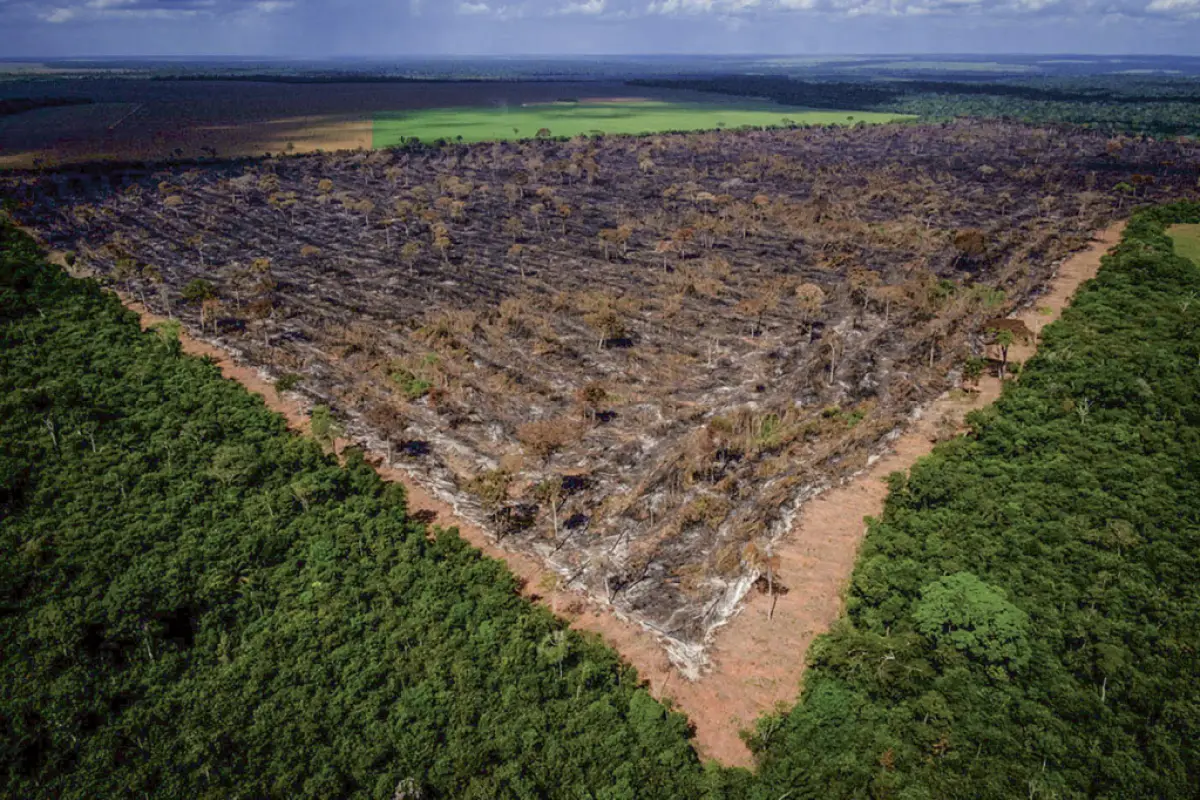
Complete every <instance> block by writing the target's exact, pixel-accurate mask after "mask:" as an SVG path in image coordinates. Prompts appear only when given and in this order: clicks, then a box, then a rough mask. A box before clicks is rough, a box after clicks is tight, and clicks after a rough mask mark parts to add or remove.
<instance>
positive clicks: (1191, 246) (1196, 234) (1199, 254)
mask: <svg viewBox="0 0 1200 800" xmlns="http://www.w3.org/2000/svg"><path fill="white" fill-rule="evenodd" d="M1167 233H1169V234H1170V235H1171V240H1172V241H1173V242H1175V252H1176V254H1178V255H1181V256H1183V257H1184V258H1190V259H1191V260H1192V261H1193V262H1195V263H1196V264H1200V225H1173V226H1171V228H1170V229H1169V230H1168V231H1167Z"/></svg>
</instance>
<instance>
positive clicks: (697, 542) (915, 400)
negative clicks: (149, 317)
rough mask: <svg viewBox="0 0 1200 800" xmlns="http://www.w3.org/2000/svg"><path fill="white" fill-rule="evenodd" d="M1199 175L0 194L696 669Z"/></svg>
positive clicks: (877, 136)
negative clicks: (879, 466) (1088, 260)
mask: <svg viewBox="0 0 1200 800" xmlns="http://www.w3.org/2000/svg"><path fill="white" fill-rule="evenodd" d="M1198 166H1200V154H1198V153H1197V151H1196V149H1195V147H1194V146H1193V145H1191V144H1189V143H1173V142H1162V141H1153V140H1149V139H1137V138H1118V139H1110V138H1107V137H1103V136H1099V135H1095V134H1091V133H1087V132H1083V131H1077V130H1076V131H1063V130H1044V129H1035V128H1030V127H1027V126H1022V125H1015V124H1001V123H979V122H965V121H964V122H958V123H953V124H946V125H940V126H917V125H882V126H869V127H857V128H853V129H834V128H812V129H800V130H774V131H726V132H715V133H706V134H694V135H658V136H649V137H604V138H583V137H581V138H577V139H574V140H571V141H553V140H538V141H528V142H521V143H497V144H482V145H475V146H469V147H465V146H451V147H446V148H442V149H437V150H428V149H424V150H394V151H377V152H373V153H367V152H349V153H339V154H332V155H309V156H294V157H286V158H275V159H268V160H260V161H255V162H251V163H241V164H211V165H205V166H203V167H198V168H191V169H183V168H180V169H164V170H161V171H153V170H139V171H129V170H126V171H121V170H107V171H105V170H91V171H89V170H84V169H79V170H76V171H74V172H60V173H53V174H47V175H27V176H23V177H19V178H10V179H8V183H9V184H10V185H9V186H8V187H7V188H6V191H5V193H6V194H7V195H8V196H10V197H14V198H17V199H18V201H19V204H18V208H17V212H16V213H17V214H18V216H19V217H21V218H23V219H24V220H25V221H26V222H28V223H29V224H31V225H33V226H35V227H37V228H38V229H39V230H40V231H41V232H42V233H43V234H45V235H46V237H47V238H48V240H49V241H50V242H51V243H52V244H53V245H54V246H55V247H58V248H60V249H62V250H66V251H70V252H69V260H70V261H73V263H74V265H75V267H76V268H77V269H78V270H80V271H86V272H91V273H92V274H96V275H98V276H100V277H102V278H103V279H104V280H107V281H109V282H111V283H113V284H114V285H115V286H116V287H118V288H120V289H122V290H124V291H125V292H128V293H129V294H131V295H132V296H134V297H136V298H138V299H140V300H141V301H142V302H143V303H144V304H145V305H147V306H149V307H150V308H151V309H153V310H154V311H156V312H158V313H161V314H164V315H171V316H174V317H176V318H178V319H180V320H182V321H183V323H184V324H185V325H186V326H187V327H188V328H189V330H191V331H193V332H195V333H196V334H197V335H200V336H203V337H204V338H206V339H209V340H212V341H215V342H219V343H220V344H221V345H223V346H225V347H227V348H229V349H230V350H232V351H234V352H236V353H237V354H238V355H239V357H240V358H242V359H243V360H244V361H245V362H246V363H248V364H252V365H255V366H258V367H260V368H262V369H264V370H266V371H267V372H269V373H270V374H272V375H273V376H275V378H276V379H277V380H278V382H279V385H280V387H281V389H283V390H289V389H290V390H293V391H297V392H300V393H302V394H303V395H305V396H306V397H307V398H309V399H310V401H311V402H312V403H314V404H317V405H321V406H326V407H328V408H330V409H332V411H333V416H334V417H335V418H336V419H337V420H338V421H339V422H340V424H341V425H342V426H344V428H345V430H346V433H347V436H348V437H349V438H353V439H356V440H358V441H361V442H363V443H365V444H367V445H368V446H369V447H370V448H371V449H372V450H373V451H374V452H377V453H380V454H382V455H383V457H385V458H388V459H390V460H392V461H393V462H394V463H396V464H399V465H403V466H405V467H407V468H409V469H411V470H412V471H413V472H414V474H416V475H417V476H419V477H420V479H422V480H423V481H424V482H426V483H427V484H429V485H430V486H432V487H433V488H435V489H436V490H437V491H439V492H440V493H442V494H443V496H447V497H452V498H453V499H454V500H455V502H456V505H457V506H458V508H459V509H460V511H462V512H463V513H465V514H466V515H467V516H468V517H472V518H474V519H477V520H479V521H481V522H483V523H484V524H485V525H486V526H487V528H488V529H489V530H490V531H491V532H492V533H493V534H494V535H495V536H496V537H497V538H498V539H500V540H502V542H503V543H504V545H505V546H507V547H511V548H514V549H519V550H522V551H526V552H531V553H535V554H537V555H538V556H539V557H540V558H542V559H543V560H544V561H545V562H546V563H547V564H548V565H550V566H551V567H552V568H553V570H554V571H555V572H556V573H557V574H559V575H560V576H561V580H562V581H563V583H565V584H569V585H570V586H573V587H577V588H580V589H584V590H586V591H587V592H588V593H589V594H590V595H591V596H593V597H595V598H597V599H599V600H601V601H604V602H608V603H611V604H612V605H613V607H614V608H615V609H616V610H618V611H619V612H621V613H623V614H626V615H628V616H630V617H631V618H633V619H636V620H637V621H639V622H640V623H642V624H645V625H647V626H648V627H650V628H652V629H654V630H657V631H659V632H660V633H662V634H663V635H664V636H665V637H667V641H668V645H669V650H670V652H671V653H672V656H673V658H674V659H675V660H676V662H677V663H679V664H680V665H681V666H685V667H687V668H690V669H694V668H695V667H697V666H698V665H699V664H700V663H702V660H703V654H702V653H703V644H704V642H705V639H706V636H707V635H708V633H709V632H710V631H711V630H712V628H713V627H714V626H715V625H718V624H721V623H723V622H725V621H726V620H727V619H728V618H729V617H730V615H731V614H732V613H734V612H735V610H736V608H737V606H738V603H739V601H740V600H741V599H742V598H743V597H744V596H745V594H746V593H747V592H749V591H764V592H781V591H803V589H804V587H798V586H791V587H785V586H780V585H778V583H777V582H775V581H773V575H772V558H773V557H772V545H773V542H775V541H777V540H778V538H779V537H780V536H782V535H784V534H785V533H786V532H787V531H788V530H789V528H790V526H791V522H792V520H793V519H794V517H795V515H796V514H797V513H803V503H804V501H805V500H806V499H808V498H810V497H812V496H813V495H815V494H816V493H818V492H820V491H821V490H822V489H823V488H825V487H828V486H830V485H832V484H834V483H836V482H837V481H839V480H841V479H844V478H845V477H847V476H849V475H851V474H853V473H855V472H858V471H860V470H861V469H863V467H864V466H865V465H866V464H867V463H868V461H869V460H870V459H871V458H872V456H873V455H875V454H877V453H879V452H880V451H881V450H882V449H883V448H885V447H886V446H887V442H888V440H889V438H890V437H892V436H894V435H895V434H896V433H897V432H898V430H900V429H901V428H902V426H903V425H904V424H905V421H906V420H907V419H908V418H909V417H910V415H911V414H912V413H913V412H914V410H916V409H917V408H918V407H919V406H921V404H922V403H924V402H926V401H928V400H930V399H931V398H933V397H935V396H937V395H938V394H940V393H942V392H943V391H945V390H947V389H949V388H951V387H953V386H956V385H958V384H959V383H960V382H961V381H962V380H963V377H964V374H965V375H966V377H967V378H969V376H970V374H971V373H972V372H973V371H974V370H977V369H979V368H980V367H981V366H982V363H983V362H982V360H981V359H980V357H981V356H983V355H985V353H987V352H991V351H988V350H987V349H986V344H987V343H988V342H989V341H990V340H993V339H997V338H1001V337H1002V336H1003V332H1004V326H1003V325H997V324H995V323H994V320H996V319H998V318H1001V317H1004V316H1005V315H1006V314H1007V313H1008V312H1010V311H1011V310H1013V309H1014V308H1016V307H1017V306H1019V305H1022V304H1024V303H1027V302H1029V301H1031V300H1033V299H1034V298H1035V296H1036V294H1037V292H1038V289H1039V287H1040V286H1041V285H1042V284H1043V283H1044V282H1045V281H1046V279H1047V278H1048V277H1049V276H1050V275H1051V274H1052V273H1053V271H1054V269H1055V265H1056V264H1057V263H1058V262H1059V261H1060V260H1061V259H1063V258H1064V257H1065V256H1066V255H1068V254H1069V253H1071V252H1073V251H1075V250H1078V249H1080V248H1081V247H1082V246H1084V244H1085V243H1086V242H1087V241H1088V240H1089V239H1090V237H1091V234H1092V232H1093V231H1095V230H1096V229H1098V228H1100V227H1102V226H1104V225H1105V224H1107V223H1108V222H1110V221H1111V220H1112V219H1113V218H1115V217H1117V216H1119V215H1122V214H1123V213H1124V211H1125V209H1127V208H1128V207H1130V206H1131V205H1133V204H1136V203H1142V202H1146V201H1149V200H1153V199H1159V198H1162V197H1167V196H1171V197H1178V196H1179V195H1180V194H1184V193H1187V192H1191V191H1194V189H1195V187H1196V182H1197V167H1198ZM1001 343H1002V344H1003V342H1001ZM999 366H1000V365H993V367H994V368H996V367H999ZM968 382H969V381H968ZM321 416H322V418H323V414H322V415H321ZM322 427H323V428H324V433H325V434H326V435H327V436H331V430H330V428H331V427H332V426H325V425H323V426H322Z"/></svg>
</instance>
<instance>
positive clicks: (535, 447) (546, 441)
mask: <svg viewBox="0 0 1200 800" xmlns="http://www.w3.org/2000/svg"><path fill="white" fill-rule="evenodd" d="M580 433H581V431H580V429H579V423H578V422H577V421H576V420H573V419H571V418H569V417H554V418H552V419H541V420H537V421H535V422H527V423H525V424H524V425H521V426H520V427H519V428H517V439H518V440H520V442H521V444H523V445H525V450H526V452H528V453H529V454H530V455H533V456H537V457H538V458H541V459H547V458H549V457H550V456H552V455H554V454H555V453H557V452H558V451H559V450H562V449H563V448H564V447H567V446H568V445H570V444H571V443H573V442H575V441H578V439H579V436H580Z"/></svg>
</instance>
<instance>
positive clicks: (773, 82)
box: [630, 75, 1200, 135]
mask: <svg viewBox="0 0 1200 800" xmlns="http://www.w3.org/2000/svg"><path fill="white" fill-rule="evenodd" d="M630 83H631V84H632V85H635V86H644V87H653V88H663V89H686V90H692V91H701V92H714V93H718V94H731V95H743V96H751V97H762V98H767V99H770V100H774V101H776V102H778V103H781V104H784V105H792V106H803V107H809V108H831V109H853V110H864V111H894V112H899V113H905V114H916V115H918V116H920V117H921V118H922V119H924V120H929V119H951V118H954V117H960V116H965V117H982V118H994V119H1007V120H1016V121H1021V122H1029V123H1032V124H1038V125H1046V124H1059V123H1064V124H1073V125H1081V126H1083V127H1087V128H1096V129H1099V130H1104V131H1113V132H1118V131H1125V132H1137V133H1150V134H1156V135H1181V134H1187V135H1197V134H1200V86H1197V84H1196V83H1195V82H1194V81H1183V80H1161V79H1159V80H1139V79H1134V78H1130V77H1124V78H1121V77H1110V76H1090V77H1085V78H1064V79H1043V78H1039V79H1027V80H1009V81H1006V82H996V81H971V82H967V81H933V80H904V81H886V82H885V81H869V80H862V81H852V80H841V79H833V80H824V81H812V80H796V79H792V78H787V77H779V76H762V75H728V76H720V77H711V78H699V79H695V78H683V79H653V80H635V81H631V82H630Z"/></svg>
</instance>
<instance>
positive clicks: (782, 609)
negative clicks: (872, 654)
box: [51, 222, 1124, 766]
mask: <svg viewBox="0 0 1200 800" xmlns="http://www.w3.org/2000/svg"><path fill="white" fill-rule="evenodd" d="M1123 229H1124V223H1123V222H1121V223H1117V224H1114V225H1112V226H1110V227H1109V228H1107V229H1105V230H1103V231H1101V232H1100V233H1098V234H1097V236H1096V238H1095V239H1094V241H1093V243H1092V244H1091V246H1090V247H1088V249H1086V250H1084V251H1081V252H1079V253H1077V254H1075V255H1074V256H1072V257H1070V258H1069V259H1067V260H1066V261H1064V262H1063V263H1062V264H1061V265H1060V267H1059V269H1058V271H1057V272H1056V274H1055V276H1054V277H1053V279H1052V280H1051V281H1050V283H1049V284H1048V285H1047V287H1046V291H1045V293H1044V294H1042V295H1041V296H1040V297H1038V298H1037V299H1036V301H1035V303H1034V305H1033V306H1032V307H1031V308H1029V309H1027V310H1026V311H1024V312H1022V313H1020V314H1018V315H1016V318H1017V319H1020V320H1022V321H1023V322H1024V323H1025V324H1026V325H1027V326H1028V327H1029V328H1030V329H1031V330H1033V331H1034V332H1035V333H1040V331H1041V330H1042V328H1044V327H1045V326H1046V325H1048V324H1049V323H1051V322H1053V321H1054V320H1056V319H1058V317H1059V316H1060V315H1061V313H1062V310H1063V309H1064V308H1065V307H1066V306H1067V305H1068V304H1069V302H1070V300H1071V298H1072V297H1073V296H1074V294H1075V291H1076V290H1077V289H1078V288H1079V286H1080V285H1081V284H1082V283H1084V282H1085V281H1087V280H1089V279H1091V278H1093V277H1095V275H1096V272H1097V270H1098V269H1099V266H1100V258H1101V256H1103V255H1104V254H1105V253H1106V252H1107V251H1108V250H1109V249H1110V248H1111V247H1112V246H1113V245H1115V244H1116V243H1117V241H1118V240H1119V238H1120V235H1121V231H1122V230H1123ZM51 260H53V261H55V262H57V263H59V264H60V265H61V264H63V260H62V258H61V254H52V257H51ZM121 299H122V301H123V302H124V303H125V305H126V306H127V307H129V308H130V309H132V310H134V311H136V312H137V313H138V314H139V315H140V316H141V319H142V324H143V326H145V327H149V326H151V325H153V324H155V323H158V322H161V321H163V318H162V317H159V316H156V315H154V314H152V313H150V312H149V311H147V310H146V309H145V308H144V307H142V306H141V305H140V304H138V303H137V302H136V301H134V300H133V299H132V298H130V297H128V296H121ZM182 339H183V347H184V350H185V351H186V352H188V353H190V354H193V355H201V356H210V357H212V358H213V359H215V360H216V362H217V365H218V366H219V367H220V369H221V371H222V373H223V374H224V375H225V377H227V378H230V379H232V380H236V381H238V382H240V383H241V384H242V385H244V386H245V387H246V388H247V389H249V390H250V391H252V392H254V393H256V394H258V395H260V396H261V397H263V398H264V400H265V401H266V403H267V405H268V406H269V407H270V408H272V409H273V410H275V411H277V412H279V413H280V414H283V415H284V416H285V417H286V419H287V420H288V423H289V424H290V425H291V426H292V427H293V428H295V429H296V430H299V431H307V428H308V416H307V410H306V408H305V405H304V404H303V403H302V402H301V401H300V398H299V396H298V395H290V396H289V395H285V396H283V397H280V396H278V395H277V393H276V392H275V389H274V387H273V386H272V385H271V384H270V383H269V382H268V381H267V380H265V379H264V378H263V377H262V376H261V375H260V374H259V373H258V371H257V370H254V369H252V368H249V367H245V366H242V365H239V364H236V363H235V362H233V361H232V360H231V358H230V357H229V354H228V353H226V352H225V351H223V350H220V349H218V348H216V347H214V346H212V345H210V344H207V343H205V342H202V341H198V340H196V339H193V338H191V337H189V336H187V335H184V336H183V337H182ZM1035 350H1036V345H1029V346H1021V345H1014V346H1013V347H1012V348H1011V349H1010V356H1009V357H1010V360H1012V361H1018V362H1023V361H1025V360H1027V359H1028V358H1029V357H1031V356H1032V355H1033V353H1034V352H1035ZM978 389H979V390H978V392H972V393H968V394H964V393H962V392H957V393H954V394H948V395H943V396H942V397H940V398H938V399H937V400H936V401H934V402H933V403H932V404H930V405H929V406H927V407H926V408H925V409H923V410H922V412H921V413H920V416H919V417H918V418H917V419H915V420H914V421H913V423H912V424H911V425H910V427H909V429H908V430H907V431H906V432H905V433H904V434H903V435H902V436H900V437H899V438H898V439H897V440H896V441H895V442H894V443H893V446H892V449H891V451H890V452H889V453H887V454H886V455H884V456H882V457H879V458H877V459H875V460H874V461H873V463H872V464H871V465H870V466H869V467H868V469H867V470H865V471H864V472H862V473H860V474H859V475H857V476H856V477H855V478H853V479H852V480H851V481H849V482H847V483H845V484H844V485H842V486H839V487H837V488H834V489H831V490H829V491H826V492H825V493H823V494H822V495H820V496H819V497H817V498H815V499H814V500H811V501H809V502H808V503H807V504H805V506H804V507H803V510H802V512H801V514H800V516H799V518H798V519H797V520H796V522H795V523H794V526H793V528H792V530H791V532H790V533H789V534H787V535H786V536H784V537H783V538H782V539H781V540H780V541H779V542H778V543H777V544H776V546H775V548H774V555H776V556H778V557H779V567H778V569H777V571H776V580H777V581H778V582H779V583H780V584H781V585H783V586H786V587H788V588H789V591H788V593H786V594H777V595H775V596H774V598H772V597H771V596H769V595H767V594H766V593H755V592H752V593H751V594H749V595H747V599H746V601H745V603H744V605H743V607H742V609H741V611H740V612H739V613H738V615H737V616H736V617H734V618H733V619H732V620H731V621H730V623H729V624H727V625H725V626H724V627H722V628H720V629H718V630H717V632H716V634H715V639H714V641H713V643H712V645H711V650H710V653H711V666H712V668H711V670H709V671H707V672H705V673H704V674H703V675H702V676H701V677H700V678H699V680H696V681H688V680H687V679H685V678H683V677H682V676H681V675H680V673H679V672H678V671H677V670H676V669H675V668H674V667H673V666H672V665H671V664H670V662H669V661H668V660H667V658H666V655H665V653H664V651H663V648H662V645H661V643H660V642H659V641H658V640H657V638H656V637H655V636H653V635H652V634H651V633H649V632H648V631H647V630H645V629H644V628H642V627H641V626H639V625H636V624H634V623H631V622H628V621H626V620H624V619H622V618H621V617H620V616H618V615H617V614H616V613H614V612H613V611H612V610H611V609H610V608H609V607H608V606H604V605H602V604H599V603H596V602H595V601H592V600H590V599H588V598H587V597H585V596H584V595H583V594H581V593H577V592H573V591H562V590H559V589H558V588H557V576H556V575H554V574H553V573H551V572H549V571H547V570H546V569H544V568H543V567H542V566H541V565H540V564H539V563H538V562H537V561H536V560H535V559H534V558H531V557H529V556H526V555H522V554H519V553H515V552H512V551H509V550H507V549H505V548H503V547H501V546H498V545H497V544H495V543H494V542H493V541H492V540H491V539H489V537H488V536H487V535H486V534H485V533H484V532H483V531H482V530H481V529H480V528H479V527H477V526H475V525H473V524H471V523H470V522H467V521H466V520H464V519H462V518H461V517H460V516H459V515H458V514H457V513H456V512H455V510H454V508H452V507H451V505H450V504H448V503H446V502H444V501H443V500H441V499H438V498H437V497H434V496H433V495H432V494H431V493H430V492H428V491H427V490H425V489H424V488H423V487H421V486H420V485H419V484H418V483H416V481H415V480H414V479H413V477H412V475H410V474H409V473H408V472H406V471H404V470H401V469H396V468H390V467H387V466H384V465H383V461H384V459H383V458H382V457H381V456H379V455H378V454H374V455H373V456H372V458H373V459H374V460H375V461H376V462H377V469H378V471H379V474H380V475H381V476H382V477H383V478H384V479H386V480H389V481H396V482H400V483H402V484H404V486H405V488H406V490H407V493H408V503H409V509H410V513H411V514H413V515H414V516H417V517H419V518H423V519H425V520H427V521H430V522H433V523H435V524H436V525H439V526H441V527H446V528H449V527H455V528H457V529H458V531H459V534H460V535H461V536H462V537H463V538H464V539H466V540H467V541H469V542H470V543H471V544H472V545H474V546H475V547H477V548H478V549H479V550H481V551H482V552H483V553H484V554H486V555H488V556H491V557H494V558H500V559H503V560H504V561H505V562H506V564H507V565H508V567H509V569H510V570H512V572H513V573H514V574H516V575H517V576H518V577H520V578H521V579H523V580H524V582H525V594H526V596H528V597H530V599H533V600H536V601H539V602H541V603H543V604H544V605H546V606H547V607H549V608H550V609H551V610H552V611H554V612H555V613H557V614H559V615H561V616H563V617H564V618H566V619H567V620H569V621H570V624H571V626H572V627H573V628H575V629H577V630H580V631H586V632H591V633H595V634H598V635H600V636H601V637H603V638H604V640H605V641H607V642H608V643H609V644H610V645H611V646H612V647H614V648H615V649H616V650H617V651H618V652H620V653H621V655H622V656H623V657H624V658H626V659H627V660H628V661H629V662H630V663H632V664H633V665H634V666H635V667H636V668H637V670H638V672H639V673H640V675H641V677H642V678H643V679H645V680H646V681H648V683H649V686H650V689H651V691H652V693H653V694H654V695H655V696H656V697H659V698H660V699H663V700H668V701H670V702H672V703H673V704H674V706H675V707H676V708H678V709H679V710H681V711H683V712H684V713H686V714H687V715H688V717H689V719H690V720H691V721H692V723H693V724H694V726H695V731H696V737H695V740H694V743H695V746H696V749H697V751H698V752H699V754H700V755H701V756H702V757H703V758H709V759H714V760H716V761H718V762H720V763H722V764H726V765H732V766H751V765H752V764H753V758H752V756H751V754H750V751H749V750H748V749H747V747H746V746H745V744H744V743H743V742H742V740H741V738H740V736H739V731H740V730H742V729H744V728H747V727H749V726H752V725H753V723H754V721H755V719H756V718H757V717H758V716H760V715H761V714H762V713H764V712H767V711H771V710H773V709H775V708H777V707H779V706H780V705H788V704H791V703H792V702H794V700H795V698H796V697H797V695H798V693H799V688H800V681H801V678H802V677H803V674H804V669H805V659H804V657H803V656H804V654H805V653H807V651H808V647H809V645H810V644H811V643H812V640H813V638H814V637H815V636H817V635H818V634H820V633H823V632H825V631H827V630H828V629H829V627H830V626H831V625H832V624H833V622H834V621H835V620H836V619H837V618H838V616H839V615H840V614H841V611H842V606H843V591H844V588H845V586H846V585H847V583H848V581H849V578H850V575H851V572H852V570H853V568H854V563H855V560H856V557H857V553H858V547H859V543H860V542H861V541H862V538H863V535H864V534H865V533H866V525H865V523H864V518H865V517H868V516H878V515H879V514H881V513H882V511H883V505H884V500H885V499H886V496H887V484H886V479H887V476H888V475H889V474H891V473H893V472H897V471H904V470H907V469H909V468H910V467H911V466H912V465H913V464H914V463H915V462H916V461H917V459H919V458H921V457H922V456H925V455H927V454H928V453H929V452H930V451H931V450H932V449H933V446H934V443H935V441H936V440H937V439H938V437H939V434H944V432H945V431H946V430H947V429H958V428H959V427H961V425H962V420H963V417H964V416H965V415H966V414H967V413H968V412H970V411H973V410H975V409H979V408H983V407H984V406H986V405H988V404H989V403H991V402H993V401H994V400H995V399H996V398H997V397H999V395H1000V390H1001V381H1000V380H999V379H997V378H995V377H992V376H987V377H984V378H983V379H982V380H981V381H980V382H979V386H978ZM772 599H774V603H772ZM772 605H773V606H774V607H773V608H772Z"/></svg>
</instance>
